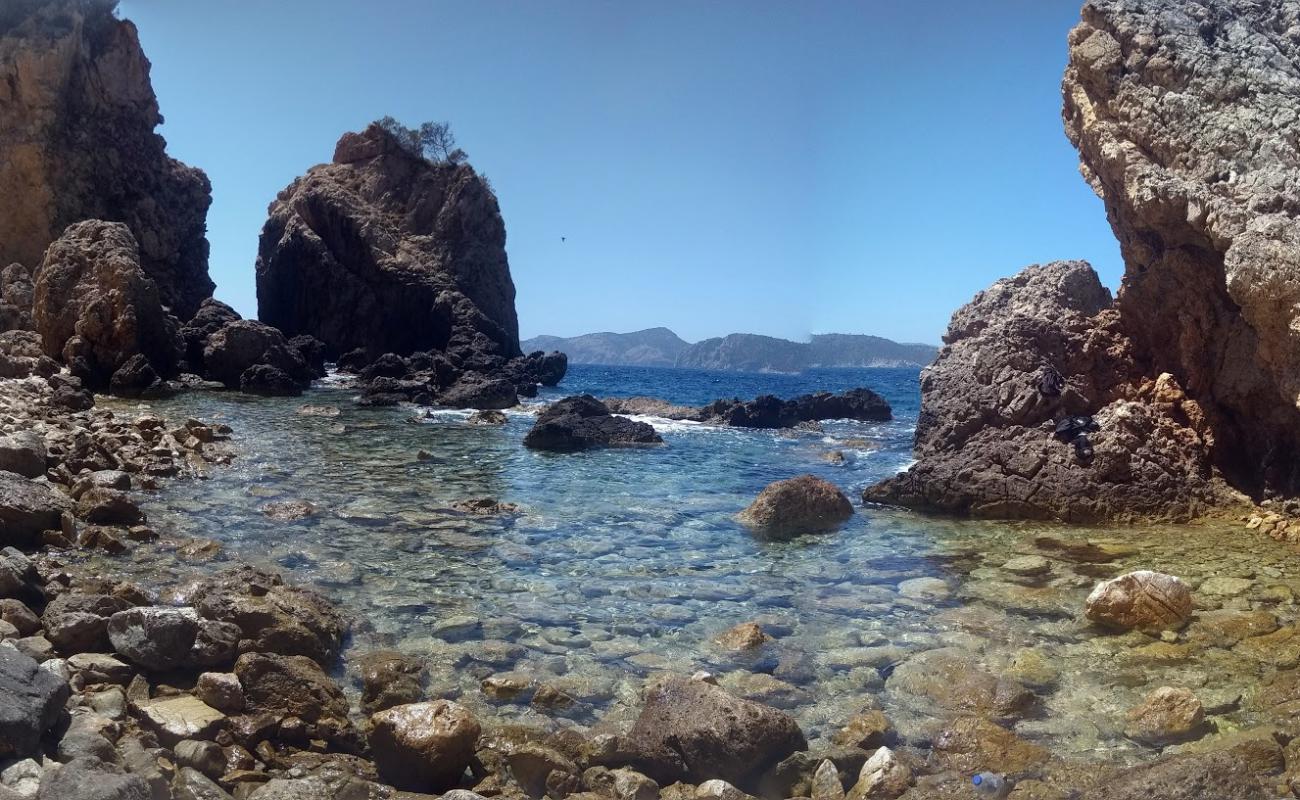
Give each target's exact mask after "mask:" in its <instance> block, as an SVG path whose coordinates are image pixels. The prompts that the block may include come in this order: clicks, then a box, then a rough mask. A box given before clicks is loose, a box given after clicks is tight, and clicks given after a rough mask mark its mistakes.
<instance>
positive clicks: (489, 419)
mask: <svg viewBox="0 0 1300 800" xmlns="http://www.w3.org/2000/svg"><path fill="white" fill-rule="evenodd" d="M468 422H469V423H470V424H471V425H505V424H506V423H507V422H509V418H508V417H507V416H506V415H505V414H502V413H501V412H500V411H496V410H488V411H475V412H474V413H473V414H470V415H469V420H468Z"/></svg>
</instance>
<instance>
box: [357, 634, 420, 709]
mask: <svg viewBox="0 0 1300 800" xmlns="http://www.w3.org/2000/svg"><path fill="white" fill-rule="evenodd" d="M356 663H357V670H358V671H359V672H360V673H361V706H362V709H364V710H365V711H366V712H367V713H370V714H373V713H375V712H376V711H383V710H384V709H386V708H392V707H393V706H400V705H405V704H407V703H415V702H418V701H419V700H420V699H422V698H423V696H424V689H423V687H422V686H421V675H422V674H423V673H424V666H423V665H422V664H421V663H420V662H419V661H418V660H416V659H415V658H413V657H412V656H409V655H406V654H404V653H400V652H398V651H396V650H377V651H374V652H370V653H366V654H364V655H362V656H361V657H360V658H358V659H357V662H356Z"/></svg>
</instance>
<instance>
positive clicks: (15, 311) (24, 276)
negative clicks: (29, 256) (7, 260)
mask: <svg viewBox="0 0 1300 800" xmlns="http://www.w3.org/2000/svg"><path fill="white" fill-rule="evenodd" d="M35 290H36V287H35V285H34V284H33V283H32V274H31V273H30V272H28V271H27V268H26V267H24V266H23V265H22V264H10V265H9V266H7V267H5V268H4V269H2V270H0V331H11V330H31V329H32V325H33V322H32V295H33V293H34V292H35Z"/></svg>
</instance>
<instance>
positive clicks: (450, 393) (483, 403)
mask: <svg viewBox="0 0 1300 800" xmlns="http://www.w3.org/2000/svg"><path fill="white" fill-rule="evenodd" d="M438 404H439V405H444V406H447V407H448V408H476V409H483V410H499V409H502V408H511V407H513V406H516V405H519V395H518V394H517V393H516V389H515V384H513V383H511V382H510V381H508V380H505V379H504V378H487V377H484V376H482V375H477V374H470V375H466V376H464V377H462V378H461V379H460V380H459V381H457V382H456V383H454V384H452V386H451V388H449V389H447V390H446V391H444V392H441V393H440V394H439V395H438Z"/></svg>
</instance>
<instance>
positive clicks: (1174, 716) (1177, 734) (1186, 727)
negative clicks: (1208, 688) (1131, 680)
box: [1124, 686, 1205, 745]
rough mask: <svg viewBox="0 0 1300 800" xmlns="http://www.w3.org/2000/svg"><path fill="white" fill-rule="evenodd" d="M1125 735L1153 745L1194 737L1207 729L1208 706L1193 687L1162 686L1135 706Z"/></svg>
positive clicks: (1129, 713)
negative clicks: (1205, 705)
mask: <svg viewBox="0 0 1300 800" xmlns="http://www.w3.org/2000/svg"><path fill="white" fill-rule="evenodd" d="M1127 720H1128V724H1127V725H1125V727H1124V735H1125V736H1127V737H1129V738H1130V739H1136V740H1138V741H1140V742H1145V743H1147V744H1153V745H1164V744H1171V743H1173V742H1180V741H1185V740H1187V739H1194V738H1196V737H1197V736H1199V735H1201V734H1202V733H1204V732H1205V708H1204V707H1203V706H1202V705H1201V701H1200V700H1198V699H1197V697H1196V695H1194V694H1192V692H1191V690H1189V689H1176V688H1173V687H1171V686H1162V687H1160V688H1159V689H1156V690H1155V691H1154V692H1152V693H1151V694H1149V695H1147V696H1146V698H1145V699H1144V700H1143V701H1142V703H1141V705H1138V706H1136V707H1135V708H1133V709H1131V710H1130V711H1129V712H1128V715H1127Z"/></svg>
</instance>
